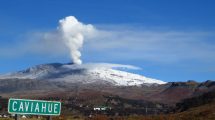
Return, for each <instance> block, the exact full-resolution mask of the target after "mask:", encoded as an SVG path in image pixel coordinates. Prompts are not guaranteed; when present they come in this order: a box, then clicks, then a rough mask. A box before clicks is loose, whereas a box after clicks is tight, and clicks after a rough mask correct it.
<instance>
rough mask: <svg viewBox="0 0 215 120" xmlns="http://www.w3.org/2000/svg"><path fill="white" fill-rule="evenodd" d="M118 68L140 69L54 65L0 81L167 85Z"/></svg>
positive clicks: (38, 67) (130, 67)
mask: <svg viewBox="0 0 215 120" xmlns="http://www.w3.org/2000/svg"><path fill="white" fill-rule="evenodd" d="M118 68H120V69H139V68H138V67H135V66H131V65H120V64H109V63H88V64H82V65H76V64H61V63H52V64H43V65H37V66H34V67H31V68H28V69H26V70H23V71H19V72H15V73H9V74H5V75H0V79H14V78H17V79H34V80H49V81H62V82H68V83H81V84H90V83H96V84H111V85H116V86H133V85H142V84H145V85H151V84H165V82H163V81H160V80H157V79H152V78H147V77H145V76H142V75H138V74H133V73H129V72H126V71H123V70H119V69H118Z"/></svg>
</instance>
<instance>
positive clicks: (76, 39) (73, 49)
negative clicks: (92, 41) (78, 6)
mask: <svg viewBox="0 0 215 120" xmlns="http://www.w3.org/2000/svg"><path fill="white" fill-rule="evenodd" d="M59 24H60V25H59V27H58V30H59V32H60V34H61V39H63V41H64V43H65V44H66V46H67V47H68V48H69V50H70V56H71V59H72V61H73V63H74V64H82V60H81V58H80V57H81V51H80V49H81V48H82V46H83V43H84V39H85V38H86V37H90V36H91V35H92V33H93V32H94V31H95V28H94V27H93V26H92V25H91V24H87V25H85V24H83V23H81V22H79V21H78V20H77V19H76V18H75V17H74V16H68V17H66V18H64V19H61V20H60V21H59Z"/></svg>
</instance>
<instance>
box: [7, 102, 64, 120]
mask: <svg viewBox="0 0 215 120" xmlns="http://www.w3.org/2000/svg"><path fill="white" fill-rule="evenodd" d="M60 112H61V102H56V101H43V100H29V99H13V98H11V99H9V101H8V113H10V114H30V115H49V116H50V115H55V116H57V115H60Z"/></svg>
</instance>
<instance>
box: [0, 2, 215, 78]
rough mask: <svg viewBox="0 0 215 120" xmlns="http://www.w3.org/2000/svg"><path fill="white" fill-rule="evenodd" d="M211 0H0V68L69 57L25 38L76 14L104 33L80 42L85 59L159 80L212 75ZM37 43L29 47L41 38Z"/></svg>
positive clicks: (214, 24)
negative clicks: (132, 68) (125, 66)
mask: <svg viewBox="0 0 215 120" xmlns="http://www.w3.org/2000/svg"><path fill="white" fill-rule="evenodd" d="M214 4H215V2H213V1H212V0H204V1H203V0H189V1H188V0H180V1H179V0H178V1H176V0H175V1H173V0H153V1H152V0H135V1H134V0H117V1H116V0H91V1H87V0H85V1H84V0H76V1H75V0H37V1H33V0H31V1H30V0H29V1H27V0H19V1H15V0H13V1H12V0H2V1H0V18H1V19H0V61H1V62H0V73H7V72H11V71H17V70H21V69H24V68H26V67H30V66H33V65H37V64H42V63H50V62H69V61H70V58H69V57H68V55H67V54H66V53H62V52H59V51H60V50H58V49H55V50H47V49H44V51H42V50H43V49H42V50H40V51H38V50H29V49H30V47H32V45H31V44H32V43H31V42H29V41H32V39H33V40H35V41H37V40H38V41H41V40H40V37H38V34H43V33H47V32H50V31H54V30H56V28H57V26H58V21H59V20H60V19H62V18H64V17H66V16H75V17H76V18H77V19H78V20H79V21H80V22H82V23H84V24H92V25H93V26H95V28H96V29H97V30H99V31H105V32H106V33H108V36H102V37H99V38H100V39H102V40H100V41H98V40H95V41H93V40H91V41H89V42H86V43H84V47H83V48H82V60H83V62H84V63H87V62H110V63H119V64H130V65H135V66H139V67H141V68H142V70H141V71H133V72H136V73H140V74H143V75H145V76H148V77H153V78H157V79H160V80H163V81H186V80H197V81H205V80H209V79H210V80H214V79H215V74H214V73H215V63H214V61H215V54H214V50H215V40H214V39H215V34H214V33H215V22H214V21H215V12H214V11H215V7H214ZM99 38H96V39H99ZM35 44H36V45H34V48H32V49H36V48H37V47H35V46H37V44H38V46H40V44H43V43H42V42H38V43H37V42H35ZM17 46H18V47H17ZM29 46H30V47H29ZM26 47H27V48H28V49H27V48H26ZM56 48H57V47H56ZM38 49H39V48H38ZM61 53H62V54H61Z"/></svg>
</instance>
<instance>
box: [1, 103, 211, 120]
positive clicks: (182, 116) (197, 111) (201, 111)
mask: <svg viewBox="0 0 215 120" xmlns="http://www.w3.org/2000/svg"><path fill="white" fill-rule="evenodd" d="M0 120H14V119H11V118H0ZM20 120H46V119H45V118H41V119H37V118H31V119H28V118H25V119H20ZM52 120H215V103H210V104H206V105H203V106H200V107H195V108H191V109H189V110H187V111H185V112H180V113H175V114H168V115H155V116H141V115H132V116H124V117H108V116H105V115H97V116H94V117H92V118H84V117H83V116H66V117H65V116H59V117H52Z"/></svg>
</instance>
